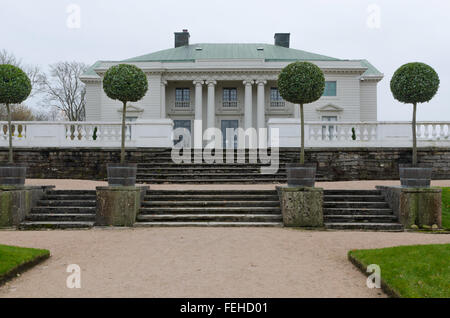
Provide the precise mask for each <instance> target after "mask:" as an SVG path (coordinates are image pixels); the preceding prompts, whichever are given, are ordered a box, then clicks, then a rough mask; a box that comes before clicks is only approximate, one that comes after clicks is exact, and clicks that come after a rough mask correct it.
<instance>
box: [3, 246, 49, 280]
mask: <svg viewBox="0 0 450 318" xmlns="http://www.w3.org/2000/svg"><path fill="white" fill-rule="evenodd" d="M49 256H50V252H49V251H47V250H39V249H34V248H23V247H16V246H7V245H0V284H1V283H3V282H5V281H6V280H7V279H9V278H11V277H14V276H15V275H16V274H18V273H20V272H22V271H24V270H26V269H27V268H29V267H31V266H33V265H35V264H37V263H39V262H40V261H42V260H44V259H46V258H48V257H49Z"/></svg>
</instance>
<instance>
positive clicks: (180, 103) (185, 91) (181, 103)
mask: <svg viewBox="0 0 450 318" xmlns="http://www.w3.org/2000/svg"><path fill="white" fill-rule="evenodd" d="M190 106H191V90H190V89H189V88H176V89H175V107H176V108H189V107H190Z"/></svg>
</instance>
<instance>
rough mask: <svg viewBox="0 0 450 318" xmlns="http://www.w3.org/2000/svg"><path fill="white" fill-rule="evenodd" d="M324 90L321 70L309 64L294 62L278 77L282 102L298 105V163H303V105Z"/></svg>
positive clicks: (314, 98)
mask: <svg viewBox="0 0 450 318" xmlns="http://www.w3.org/2000/svg"><path fill="white" fill-rule="evenodd" d="M324 89H325V77H324V75H323V72H322V70H321V69H320V68H319V67H318V66H316V65H315V64H312V63H310V62H294V63H291V64H289V65H288V66H286V67H285V68H284V69H283V70H282V71H281V73H280V75H279V77H278V90H279V92H280V95H281V97H283V99H284V100H286V101H288V102H290V103H293V104H299V105H300V122H301V153H300V163H301V164H304V163H305V120H304V116H303V105H304V104H309V103H312V102H314V101H316V100H318V99H319V98H320V97H321V96H322V94H323V90H324Z"/></svg>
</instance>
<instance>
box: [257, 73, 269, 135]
mask: <svg viewBox="0 0 450 318" xmlns="http://www.w3.org/2000/svg"><path fill="white" fill-rule="evenodd" d="M256 84H257V85H258V95H257V97H258V100H257V111H256V113H257V123H258V129H260V128H264V127H265V126H266V125H265V122H266V117H265V111H266V110H265V102H264V97H265V96H264V94H265V93H264V85H266V84H267V81H263V80H259V81H256Z"/></svg>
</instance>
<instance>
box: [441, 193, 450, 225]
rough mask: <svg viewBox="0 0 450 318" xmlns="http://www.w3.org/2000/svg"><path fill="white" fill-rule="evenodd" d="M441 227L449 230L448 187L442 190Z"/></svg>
mask: <svg viewBox="0 0 450 318" xmlns="http://www.w3.org/2000/svg"><path fill="white" fill-rule="evenodd" d="M442 227H443V228H444V229H448V230H450V187H448V188H442Z"/></svg>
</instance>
